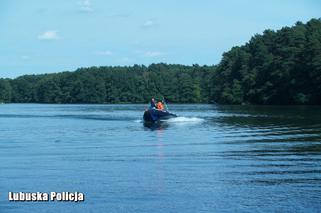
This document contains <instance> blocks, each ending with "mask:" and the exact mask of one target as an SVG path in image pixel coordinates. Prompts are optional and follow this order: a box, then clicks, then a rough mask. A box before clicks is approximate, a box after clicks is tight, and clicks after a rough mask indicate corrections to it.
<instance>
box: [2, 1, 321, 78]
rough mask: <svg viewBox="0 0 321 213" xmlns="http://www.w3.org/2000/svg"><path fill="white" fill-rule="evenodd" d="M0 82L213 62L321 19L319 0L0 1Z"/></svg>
mask: <svg viewBox="0 0 321 213" xmlns="http://www.w3.org/2000/svg"><path fill="white" fill-rule="evenodd" d="M0 10H1V11H0V26H1V31H0V77H10V78H12V77H16V76H19V75H22V74H37V73H48V72H60V71H66V70H69V71H72V70H75V69H76V68H78V67H88V66H103V65H133V64H146V65H148V64H150V63H154V62H166V63H180V64H194V63H198V64H201V65H202V64H208V65H211V64H216V63H218V62H219V60H220V58H221V55H222V53H223V52H224V51H228V50H229V49H230V48H231V47H232V46H235V45H240V44H243V43H245V42H246V41H248V40H249V39H250V38H251V36H252V35H254V34H255V33H262V31H263V30H264V29H267V28H269V29H279V28H281V27H282V26H286V25H287V26H291V25H293V24H294V23H295V22H296V21H298V20H300V21H303V22H306V21H308V20H309V19H310V18H319V17H321V1H319V0H301V1H299V0H282V1H279V0H269V1H258V0H243V1H240V0H227V1H218V0H217V1H216V0H199V1H196V0H193V1H192V0H181V1H178V0H177V1H173V0H161V1H151V0H135V1H134V0H68V1H66V0H55V1H50V0H0Z"/></svg>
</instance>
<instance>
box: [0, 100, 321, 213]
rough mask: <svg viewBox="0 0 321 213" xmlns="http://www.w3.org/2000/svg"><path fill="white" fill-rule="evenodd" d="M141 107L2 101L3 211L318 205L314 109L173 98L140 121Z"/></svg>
mask: <svg viewBox="0 0 321 213" xmlns="http://www.w3.org/2000/svg"><path fill="white" fill-rule="evenodd" d="M146 106H147V105H40V104H8V105H7V104H6V105H0V136H1V137H0V162H1V163H0V211H1V212H184V213H185V212H275V211H277V212H319V211H321V202H320V200H321V108H320V107H313V106H310V107H286V106H283V107H277V106H269V107H267V106H215V105H170V106H169V107H170V110H171V111H172V112H174V113H177V114H178V115H179V117H178V118H174V119H171V120H168V121H166V122H163V123H161V124H160V125H158V126H152V127H146V126H144V124H143V122H142V115H143V110H144V109H145V107H146ZM9 191H13V192H20V191H22V192H37V191H40V192H51V191H57V192H60V191H70V192H74V191H78V192H83V193H85V196H86V200H85V202H82V203H73V202H67V203H65V202H41V203H32V202H8V201H7V195H8V192H9Z"/></svg>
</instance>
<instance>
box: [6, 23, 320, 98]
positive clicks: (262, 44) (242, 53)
mask: <svg viewBox="0 0 321 213" xmlns="http://www.w3.org/2000/svg"><path fill="white" fill-rule="evenodd" d="M151 97H156V98H162V97H165V98H166V100H167V101H168V102H171V103H221V104H321V20H320V19H311V20H310V21H308V22H307V23H306V24H303V23H302V22H297V23H296V24H295V25H294V26H292V27H284V28H282V29H280V30H277V31H273V30H265V31H264V32H263V34H261V35H259V34H257V35H254V36H253V37H252V38H251V39H250V41H249V42H247V43H246V44H244V45H242V46H239V47H233V48H232V49H231V50H230V51H228V52H226V53H224V54H223V57H222V60H221V61H220V63H219V64H218V65H216V66H206V65H205V66H199V65H197V64H195V65H192V66H185V65H177V64H165V63H158V64H151V65H149V66H145V65H134V66H113V67H111V66H104V67H90V68H80V69H78V70H76V71H74V72H62V73H55V74H43V75H25V76H21V77H18V78H15V79H0V102H13V103H145V102H147V101H149V100H150V98H151Z"/></svg>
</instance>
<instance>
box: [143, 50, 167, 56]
mask: <svg viewBox="0 0 321 213" xmlns="http://www.w3.org/2000/svg"><path fill="white" fill-rule="evenodd" d="M142 55H143V56H144V57H158V56H162V55H164V53H162V52H159V51H146V52H143V54H142Z"/></svg>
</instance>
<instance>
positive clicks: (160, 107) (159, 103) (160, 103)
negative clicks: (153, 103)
mask: <svg viewBox="0 0 321 213" xmlns="http://www.w3.org/2000/svg"><path fill="white" fill-rule="evenodd" d="M157 109H158V110H164V105H163V104H162V102H160V101H159V102H158V103H157Z"/></svg>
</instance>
